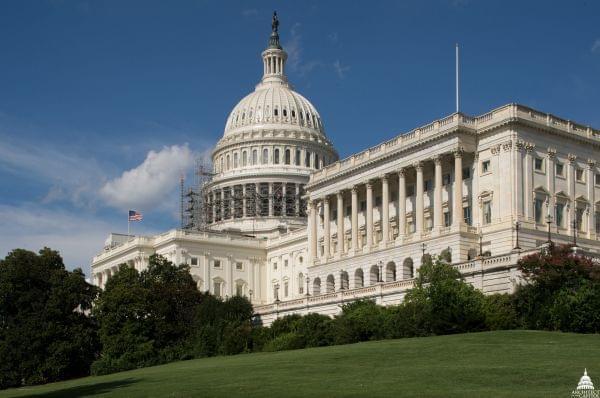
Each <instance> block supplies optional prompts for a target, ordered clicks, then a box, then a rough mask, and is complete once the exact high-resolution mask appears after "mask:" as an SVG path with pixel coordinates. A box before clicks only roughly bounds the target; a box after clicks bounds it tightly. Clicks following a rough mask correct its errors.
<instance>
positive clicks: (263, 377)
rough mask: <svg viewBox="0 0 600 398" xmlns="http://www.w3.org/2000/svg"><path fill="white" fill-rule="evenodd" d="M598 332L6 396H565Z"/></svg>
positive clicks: (464, 340)
mask: <svg viewBox="0 0 600 398" xmlns="http://www.w3.org/2000/svg"><path fill="white" fill-rule="evenodd" d="M584 367H587V369H588V372H589V375H590V376H591V377H592V380H593V381H595V382H596V383H597V385H598V386H600V336H599V335H576V334H563V333H550V332H531V331H508V332H488V333H473V334H465V335H455V336H440V337H428V338H416V339H402V340H388V341H376V342H368V343H361V344H353V345H345V346H336V347H325V348H314V349H306V350H297V351H287V352H279V353H258V354H246V355H237V356H230V357H218V358H206V359H198V360H193V361H184V362H177V363H172V364H168V365H163V366H156V367H152V368H146V369H139V370H134V371H129V372H123V373H117V374H113V375H109V376H102V377H87V378H83V379H79V380H73V381H68V382H62V383H54V384H49V385H46V386H40V387H28V388H21V389H16V390H9V391H4V392H1V393H0V397H84V396H94V397H228V398H230V397H261V398H263V397H306V396H311V397H445V398H446V397H461V398H463V397H494V398H497V397H527V398H532V397H557V398H558V397H561V398H565V397H569V396H570V392H571V390H572V389H573V388H574V387H575V385H576V384H577V381H578V380H579V377H580V376H581V375H582V373H583V368H584Z"/></svg>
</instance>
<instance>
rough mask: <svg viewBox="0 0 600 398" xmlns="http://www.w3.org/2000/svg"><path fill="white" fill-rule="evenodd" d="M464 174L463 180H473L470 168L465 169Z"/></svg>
mask: <svg viewBox="0 0 600 398" xmlns="http://www.w3.org/2000/svg"><path fill="white" fill-rule="evenodd" d="M462 172H463V180H468V179H469V178H471V168H470V167H463V169H462Z"/></svg>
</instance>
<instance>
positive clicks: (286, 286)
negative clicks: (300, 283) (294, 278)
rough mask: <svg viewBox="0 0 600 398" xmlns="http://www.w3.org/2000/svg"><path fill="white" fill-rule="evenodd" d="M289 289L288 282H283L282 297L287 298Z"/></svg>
mask: <svg viewBox="0 0 600 398" xmlns="http://www.w3.org/2000/svg"><path fill="white" fill-rule="evenodd" d="M289 287H290V284H289V282H284V283H283V297H287V296H288V292H289Z"/></svg>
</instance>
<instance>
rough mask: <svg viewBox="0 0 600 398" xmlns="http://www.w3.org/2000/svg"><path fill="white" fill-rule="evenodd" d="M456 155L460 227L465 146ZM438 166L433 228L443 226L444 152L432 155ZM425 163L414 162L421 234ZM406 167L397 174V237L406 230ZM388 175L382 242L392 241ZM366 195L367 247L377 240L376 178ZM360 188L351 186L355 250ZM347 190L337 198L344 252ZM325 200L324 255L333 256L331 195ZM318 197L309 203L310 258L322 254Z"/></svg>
mask: <svg viewBox="0 0 600 398" xmlns="http://www.w3.org/2000/svg"><path fill="white" fill-rule="evenodd" d="M453 155H454V176H455V177H454V188H453V190H452V191H453V200H452V202H453V211H452V215H453V218H452V227H453V228H459V227H460V225H461V224H462V223H463V208H462V206H463V200H462V199H463V190H462V155H463V151H462V149H459V150H456V151H454V152H453ZM433 161H434V164H435V168H434V174H435V179H434V181H435V186H434V195H433V197H434V204H433V214H434V228H437V229H438V230H439V229H440V228H442V227H443V226H444V222H443V202H442V200H443V198H442V185H443V178H442V156H441V155H440V156H437V157H435V158H434V159H433ZM423 165H424V162H422V161H419V162H416V163H415V164H413V165H412V167H413V168H414V169H415V172H416V185H415V233H416V234H418V235H419V234H421V233H423V232H424V231H425V227H424V220H425V217H424V215H425V209H424V182H423ZM405 174H406V167H401V168H400V169H399V170H398V171H397V177H398V225H399V234H398V238H397V239H399V240H400V239H402V237H404V235H405V230H406V199H407V195H406V175H405ZM389 178H390V175H389V174H386V175H383V176H381V177H380V179H381V186H382V212H381V225H382V235H383V242H382V243H383V245H386V244H387V243H389V241H390V214H389V200H390V190H389ZM364 186H365V195H366V214H365V230H366V231H365V232H366V247H367V250H369V249H370V248H371V246H372V245H373V244H374V240H373V232H374V228H373V209H374V205H373V180H369V181H367V182H366V183H365V184H364ZM358 190H359V186H358V185H355V186H353V187H352V188H351V209H352V210H351V211H352V213H351V217H350V220H351V224H352V225H351V242H352V247H353V250H354V251H356V250H358V230H359V226H358V212H359V209H358ZM344 191H345V189H343V190H340V191H339V192H337V193H336V195H335V196H336V201H337V237H338V238H337V241H338V247H337V255H341V254H342V253H345V252H346V250H347V248H345V247H344V238H343V237H344V233H345V227H344V213H343V209H344V196H343V194H344ZM320 200H321V201H322V203H323V235H324V237H323V238H324V252H325V257H329V256H331V230H330V221H331V218H330V196H326V197H324V198H322V199H320ZM317 201H318V200H312V201H309V203H308V212H309V220H308V222H309V229H308V231H309V237H308V238H309V250H310V252H309V257H310V259H311V260H314V259H316V258H317V257H319V253H318V237H317Z"/></svg>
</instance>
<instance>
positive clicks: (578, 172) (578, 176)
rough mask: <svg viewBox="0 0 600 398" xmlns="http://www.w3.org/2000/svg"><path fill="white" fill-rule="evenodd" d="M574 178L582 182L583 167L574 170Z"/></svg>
mask: <svg viewBox="0 0 600 398" xmlns="http://www.w3.org/2000/svg"><path fill="white" fill-rule="evenodd" d="M575 178H576V179H577V181H579V182H584V178H583V169H580V168H579V167H578V168H577V169H576V170H575Z"/></svg>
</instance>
